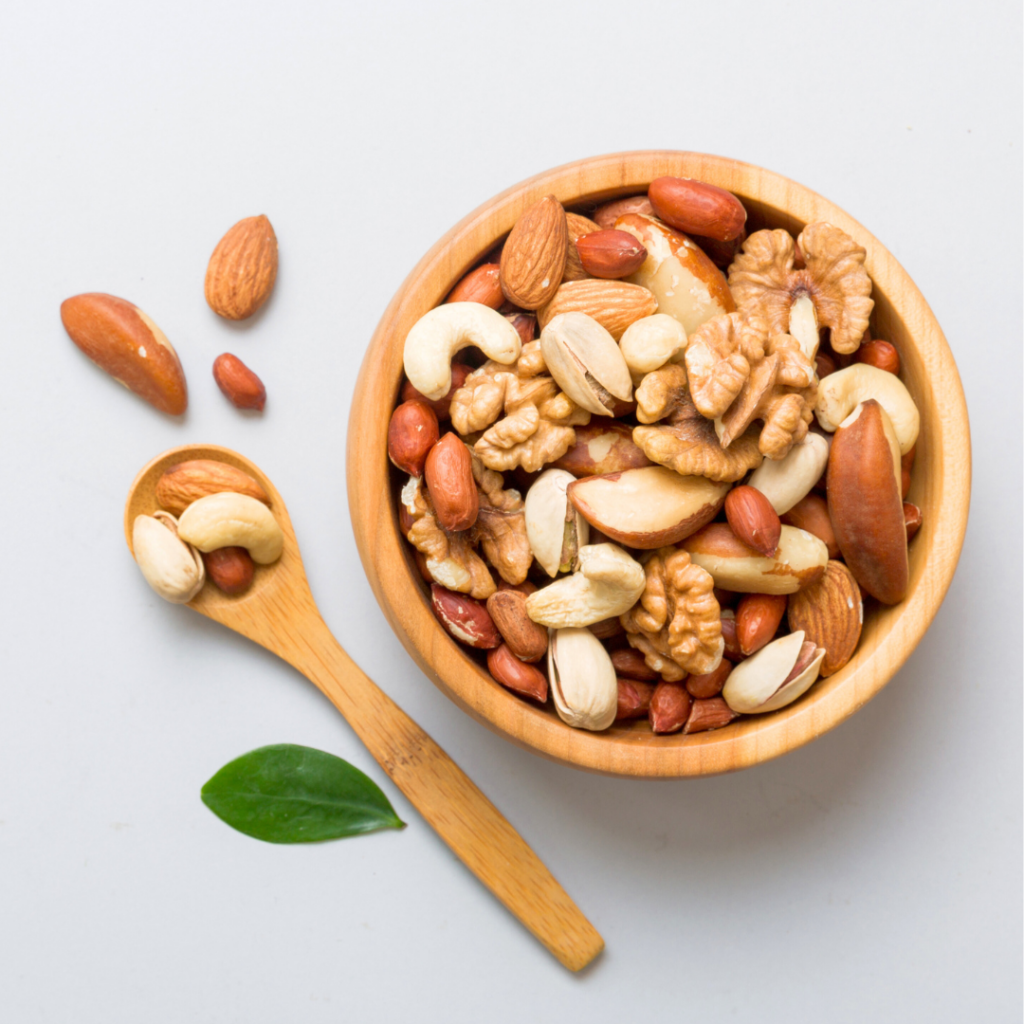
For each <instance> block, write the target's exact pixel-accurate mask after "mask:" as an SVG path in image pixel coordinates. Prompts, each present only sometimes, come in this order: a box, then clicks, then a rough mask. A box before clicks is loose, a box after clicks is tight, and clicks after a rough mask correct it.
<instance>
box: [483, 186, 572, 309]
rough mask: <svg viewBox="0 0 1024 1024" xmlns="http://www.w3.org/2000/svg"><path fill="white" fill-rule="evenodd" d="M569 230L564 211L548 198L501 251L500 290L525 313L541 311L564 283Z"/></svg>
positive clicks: (514, 231)
mask: <svg viewBox="0 0 1024 1024" xmlns="http://www.w3.org/2000/svg"><path fill="white" fill-rule="evenodd" d="M568 248H569V229H568V227H567V225H566V221H565V210H563V209H562V204H561V203H560V202H559V201H558V200H557V199H556V198H555V197H554V196H545V197H544V198H543V199H541V200H540V201H539V202H536V203H534V204H533V206H531V207H530V208H529V209H528V210H527V211H526V212H525V213H524V214H523V215H522V216H521V217H520V218H519V220H517V221H516V223H515V226H514V227H513V228H512V230H511V232H510V233H509V236H508V239H507V240H506V242H505V248H504V249H502V250H501V264H500V266H501V274H500V280H501V290H502V291H503V292H504V293H505V297H506V298H507V299H508V301H509V302H514V303H515V304H516V305H517V306H520V307H522V308H523V309H540V307H541V306H543V305H545V304H546V303H548V302H550V301H551V298H552V296H553V295H554V294H555V292H556V291H557V290H558V286H559V285H560V284H561V283H562V274H563V272H564V271H565V259H566V253H567V252H568Z"/></svg>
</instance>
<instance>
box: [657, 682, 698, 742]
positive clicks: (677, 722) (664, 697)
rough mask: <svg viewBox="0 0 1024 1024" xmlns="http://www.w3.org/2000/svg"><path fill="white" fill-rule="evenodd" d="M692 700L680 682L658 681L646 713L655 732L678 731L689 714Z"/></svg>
mask: <svg viewBox="0 0 1024 1024" xmlns="http://www.w3.org/2000/svg"><path fill="white" fill-rule="evenodd" d="M691 704H692V700H691V698H690V695H689V694H688V693H687V692H686V687H685V686H683V684H682V683H668V682H664V681H662V682H660V683H658V685H657V686H656V687H655V688H654V693H653V694H652V695H651V706H650V709H649V711H648V715H649V717H650V720H651V729H653V730H654V732H656V733H661V734H665V733H671V732H679V730H680V729H682V727H683V726H684V725H686V719H687V718H689V716H690V705H691Z"/></svg>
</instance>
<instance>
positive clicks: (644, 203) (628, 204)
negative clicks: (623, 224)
mask: <svg viewBox="0 0 1024 1024" xmlns="http://www.w3.org/2000/svg"><path fill="white" fill-rule="evenodd" d="M627 213H638V214H640V216H641V217H653V216H654V207H653V206H651V201H650V199H648V198H647V196H628V197H627V198H626V199H613V200H612V201H611V202H610V203H602V204H601V205H600V206H599V207H598V208H597V209H596V210H595V211H594V223H595V224H597V226H598V227H600V228H613V227H615V222H616V221H617V220H618V219H619V218H620V217H624V216H625V215H626V214H627Z"/></svg>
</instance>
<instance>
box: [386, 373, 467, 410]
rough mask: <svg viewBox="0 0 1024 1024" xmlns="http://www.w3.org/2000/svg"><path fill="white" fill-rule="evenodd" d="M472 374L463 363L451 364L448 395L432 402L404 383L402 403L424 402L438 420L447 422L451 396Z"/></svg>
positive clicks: (409, 384)
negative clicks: (450, 380)
mask: <svg viewBox="0 0 1024 1024" xmlns="http://www.w3.org/2000/svg"><path fill="white" fill-rule="evenodd" d="M472 372H473V367H472V366H467V365H466V364H465V363H452V386H451V387H450V388H449V389H448V394H446V395H445V396H444V397H443V398H435V399H434V400H433V401H431V400H430V399H429V398H427V397H426V396H425V395H423V394H421V393H420V392H419V391H417V390H416V389H415V388H414V387H413V386H412V384H411V383H410V382H409V381H406V382H405V383H404V384H403V385H402V401H403V402H409V401H412V400H413V399H419V400H420V401H423V402H426V403H427V405H429V406H430V408H431V409H433V410H434V414H435V415H436V416H437V418H438V419H439V420H447V419H448V418H449V409H450V407H451V404H452V395H454V394H455V392H456V391H458V390H459V388H461V387H462V385H463V384H465V383H466V378H467V377H468V376H469V375H470V374H471V373H472Z"/></svg>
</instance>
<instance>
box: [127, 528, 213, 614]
mask: <svg viewBox="0 0 1024 1024" xmlns="http://www.w3.org/2000/svg"><path fill="white" fill-rule="evenodd" d="M132 551H134V553H135V561H136V562H138V565H139V568H140V569H141V570H142V575H143V576H145V577H146V582H147V583H148V584H149V585H150V586H151V587H152V588H153V589H154V590H155V591H156V592H157V593H158V594H159V595H160V596H161V597H162V598H163V599H164V600H165V601H172V602H173V603H174V604H187V603H188V602H189V601H191V600H192V598H193V597H195V596H196V594H198V593H199V591H200V590H201V589H202V586H203V582H204V580H205V579H206V566H205V565H204V564H203V560H202V558H200V556H199V552H198V551H196V550H195V548H193V547H190V546H189V545H188V544H186V543H185V542H184V541H183V540H181V538H180V537H179V536H178V521H177V519H175V518H174V516H172V515H171V514H170V513H169V512H155V513H153V515H151V516H136V517H135V522H134V523H133V524H132Z"/></svg>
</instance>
